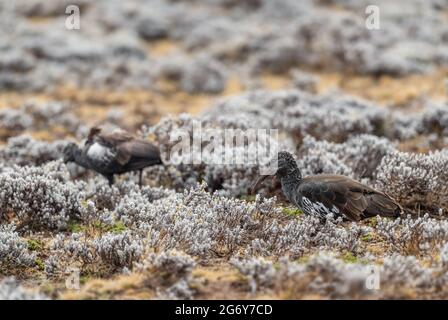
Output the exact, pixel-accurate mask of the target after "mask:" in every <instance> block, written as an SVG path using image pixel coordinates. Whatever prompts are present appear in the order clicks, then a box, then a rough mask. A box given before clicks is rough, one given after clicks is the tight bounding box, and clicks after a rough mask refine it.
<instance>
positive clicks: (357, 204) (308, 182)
mask: <svg viewBox="0 0 448 320" xmlns="http://www.w3.org/2000/svg"><path fill="white" fill-rule="evenodd" d="M275 176H277V177H278V178H279V179H280V181H281V185H282V190H283V193H284V195H285V197H286V198H287V199H288V200H289V201H290V202H291V203H293V204H294V205H296V206H297V207H299V208H300V209H301V210H302V212H304V213H305V214H310V215H318V216H319V217H326V216H327V215H328V214H333V215H334V217H336V218H337V217H342V218H344V219H346V220H350V221H359V220H361V219H365V218H369V217H374V216H376V215H380V216H385V217H399V216H400V215H401V214H402V213H403V209H402V207H401V206H400V205H399V204H398V203H397V202H396V201H395V200H394V199H392V198H391V197H390V196H389V195H387V194H385V193H383V192H381V191H378V190H375V189H373V188H371V187H368V186H365V185H363V184H362V183H360V182H358V181H356V180H353V179H351V178H348V177H345V176H341V175H332V174H322V175H314V176H308V177H305V178H302V174H301V173H300V170H299V168H298V166H297V163H296V161H295V160H294V157H293V156H292V155H291V154H290V153H289V152H285V151H282V152H279V153H278V167H277V172H276V173H275ZM267 177H268V176H261V177H260V178H259V179H258V180H257V181H256V182H255V184H254V186H253V188H252V191H254V190H255V189H256V188H257V187H258V185H259V184H260V183H261V182H262V181H263V180H264V179H266V178H267Z"/></svg>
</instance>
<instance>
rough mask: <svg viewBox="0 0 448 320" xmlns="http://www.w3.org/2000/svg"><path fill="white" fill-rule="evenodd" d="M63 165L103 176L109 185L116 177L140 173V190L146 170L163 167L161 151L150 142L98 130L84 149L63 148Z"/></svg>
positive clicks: (94, 131) (114, 132)
mask: <svg viewBox="0 0 448 320" xmlns="http://www.w3.org/2000/svg"><path fill="white" fill-rule="evenodd" d="M64 161H65V162H66V163H67V162H75V163H77V164H78V165H80V166H83V167H85V168H87V169H92V170H94V171H96V172H98V173H100V174H102V175H103V176H104V177H106V178H107V180H108V181H109V184H110V185H112V184H113V183H114V175H115V174H122V173H125V172H129V171H137V170H138V171H139V185H140V186H141V185H142V172H143V169H144V168H146V167H148V166H153V165H157V164H162V160H161V158H160V152H159V149H158V148H157V147H156V146H155V145H153V144H151V143H150V142H148V141H145V140H142V139H138V138H135V137H133V136H132V135H130V134H129V133H127V132H126V131H124V130H121V129H114V130H112V131H111V132H109V133H107V132H103V130H102V129H101V128H99V127H94V128H92V129H91V130H90V132H89V135H88V138H87V141H86V143H85V144H84V147H83V148H82V149H81V148H79V147H78V146H77V145H76V144H75V143H70V144H68V145H67V146H66V147H65V148H64Z"/></svg>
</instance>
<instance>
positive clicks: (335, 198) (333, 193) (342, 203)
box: [302, 177, 368, 221]
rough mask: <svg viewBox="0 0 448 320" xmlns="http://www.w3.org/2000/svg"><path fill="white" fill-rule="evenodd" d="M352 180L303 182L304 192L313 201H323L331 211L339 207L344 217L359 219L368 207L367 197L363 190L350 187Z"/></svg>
mask: <svg viewBox="0 0 448 320" xmlns="http://www.w3.org/2000/svg"><path fill="white" fill-rule="evenodd" d="M350 181H351V180H347V181H344V180H336V179H334V177H331V178H329V179H325V178H322V179H316V180H315V181H307V182H306V183H305V184H303V186H304V188H303V189H302V194H303V195H304V196H305V197H307V198H308V199H310V200H311V201H312V202H315V203H321V204H322V205H324V206H325V207H326V208H327V209H328V211H329V212H334V211H335V209H334V208H337V211H339V214H341V215H342V216H343V217H344V218H346V219H349V220H352V221H359V220H360V219H361V216H362V213H363V211H364V210H365V209H366V208H367V206H368V203H367V199H366V198H365V197H364V194H363V193H362V191H361V190H352V189H351V188H350V183H349V182H350Z"/></svg>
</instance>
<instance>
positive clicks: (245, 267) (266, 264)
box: [231, 258, 275, 293]
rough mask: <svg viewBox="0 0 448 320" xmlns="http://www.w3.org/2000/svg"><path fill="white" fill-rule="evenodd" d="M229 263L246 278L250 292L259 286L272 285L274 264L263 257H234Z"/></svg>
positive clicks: (253, 291)
mask: <svg viewBox="0 0 448 320" xmlns="http://www.w3.org/2000/svg"><path fill="white" fill-rule="evenodd" d="M231 263H232V265H233V266H235V267H236V268H237V269H238V271H239V272H240V273H241V274H242V275H244V276H245V277H246V278H247V280H248V282H249V286H250V291H251V292H252V293H255V292H256V291H257V288H259V287H261V286H270V285H272V283H273V281H274V276H275V268H274V265H273V263H272V262H270V261H266V260H265V259H263V258H254V259H251V260H244V261H242V260H237V259H234V260H232V261H231Z"/></svg>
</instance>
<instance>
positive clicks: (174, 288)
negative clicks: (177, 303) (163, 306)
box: [136, 250, 196, 299]
mask: <svg viewBox="0 0 448 320" xmlns="http://www.w3.org/2000/svg"><path fill="white" fill-rule="evenodd" d="M195 265H196V263H195V261H194V260H193V259H192V258H191V257H190V256H188V255H186V254H184V253H182V252H179V251H176V250H170V251H164V252H161V253H158V254H154V253H151V254H149V255H148V256H147V257H146V258H145V259H144V260H143V262H142V263H140V264H138V265H137V267H136V269H137V270H138V271H140V272H145V273H149V275H150V276H149V277H148V280H147V281H149V282H156V283H154V285H155V286H156V287H157V290H158V291H159V292H158V295H157V296H158V298H162V299H192V298H193V293H194V292H193V291H194V290H193V289H192V287H191V282H192V280H193V277H192V271H193V268H194V267H195ZM154 275H155V276H156V277H157V278H156V279H154V277H153V276H154ZM151 284H152V283H151ZM161 287H162V288H163V287H164V288H165V289H162V288H161Z"/></svg>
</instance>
